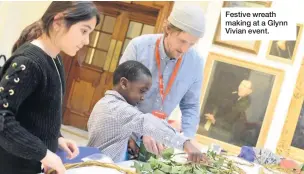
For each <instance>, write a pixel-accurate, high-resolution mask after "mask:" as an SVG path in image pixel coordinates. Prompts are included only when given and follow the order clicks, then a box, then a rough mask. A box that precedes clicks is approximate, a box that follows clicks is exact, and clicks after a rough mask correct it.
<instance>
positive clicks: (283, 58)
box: [266, 24, 303, 64]
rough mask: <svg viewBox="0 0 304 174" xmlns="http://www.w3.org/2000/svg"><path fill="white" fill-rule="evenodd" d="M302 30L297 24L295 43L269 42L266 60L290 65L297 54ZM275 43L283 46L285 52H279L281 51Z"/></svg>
mask: <svg viewBox="0 0 304 174" xmlns="http://www.w3.org/2000/svg"><path fill="white" fill-rule="evenodd" d="M302 30H303V25H302V24H297V37H296V40H295V41H288V40H284V41H270V42H269V46H268V50H267V56H266V57H267V59H270V60H275V61H280V62H282V63H287V64H292V63H293V62H294V59H295V57H296V54H297V50H298V46H299V43H300V40H301V35H302ZM277 43H282V44H284V45H285V47H286V51H280V50H281V49H279V48H278V45H277ZM279 54H281V55H279Z"/></svg>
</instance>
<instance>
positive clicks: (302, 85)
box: [276, 57, 304, 162]
mask: <svg viewBox="0 0 304 174" xmlns="http://www.w3.org/2000/svg"><path fill="white" fill-rule="evenodd" d="M303 101H304V57H303V60H302V64H301V68H300V71H299V74H298V78H297V82H296V85H295V88H294V92H293V96H292V99H291V102H290V105H289V109H288V114H287V118H286V120H285V123H284V127H283V131H282V133H281V137H280V140H279V143H278V146H277V149H276V151H277V153H278V154H280V155H282V156H284V157H290V158H292V159H295V160H298V161H301V162H304V150H303V149H300V148H297V147H294V146H292V141H293V138H294V135H295V133H296V127H297V124H298V120H299V117H300V113H301V109H302V106H303Z"/></svg>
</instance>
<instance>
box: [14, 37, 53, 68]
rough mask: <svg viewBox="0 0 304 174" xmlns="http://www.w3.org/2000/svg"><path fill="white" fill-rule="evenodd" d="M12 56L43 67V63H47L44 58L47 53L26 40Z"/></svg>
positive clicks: (46, 56)
mask: <svg viewBox="0 0 304 174" xmlns="http://www.w3.org/2000/svg"><path fill="white" fill-rule="evenodd" d="M12 57H16V58H17V57H18V59H24V61H26V60H27V61H29V62H31V63H34V64H36V65H37V66H40V67H43V64H45V63H47V61H46V60H47V59H46V58H48V55H47V54H46V53H45V52H44V51H43V50H42V49H41V48H39V47H37V46H36V45H33V44H32V43H29V42H27V43H25V44H23V45H22V46H21V47H19V48H18V49H17V50H16V51H15V52H14V53H13V55H12Z"/></svg>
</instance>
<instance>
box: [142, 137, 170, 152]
mask: <svg viewBox="0 0 304 174" xmlns="http://www.w3.org/2000/svg"><path fill="white" fill-rule="evenodd" d="M143 143H144V145H145V147H146V149H147V151H148V152H151V153H153V154H155V155H157V156H160V155H161V154H162V152H163V150H164V149H165V147H164V146H163V145H162V144H159V143H157V142H156V141H155V140H154V139H153V138H152V137H150V136H143Z"/></svg>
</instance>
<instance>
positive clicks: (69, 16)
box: [12, 1, 100, 52]
mask: <svg viewBox="0 0 304 174" xmlns="http://www.w3.org/2000/svg"><path fill="white" fill-rule="evenodd" d="M58 13H62V14H63V19H64V21H65V25H66V28H67V29H69V28H70V27H71V26H72V25H74V24H76V23H78V22H80V21H86V20H90V19H92V18H93V17H96V21H97V22H96V25H98V24H99V21H100V16H99V12H98V10H97V8H96V6H95V5H94V3H93V2H89V1H85V2H79V1H53V2H52V3H51V4H50V6H49V7H48V9H47V10H46V12H45V13H44V14H43V16H42V18H41V19H40V20H38V21H36V22H34V23H33V24H31V25H29V26H27V27H26V28H25V29H24V30H23V31H22V32H21V35H20V37H19V39H18V40H17V41H16V42H15V44H14V46H13V49H12V52H14V51H15V50H16V49H17V48H18V47H20V46H21V45H22V44H24V43H25V42H30V41H32V40H34V39H37V38H38V37H40V36H41V35H42V33H46V34H47V35H48V36H50V30H51V26H52V24H53V22H54V17H55V16H56V15H57V14H58Z"/></svg>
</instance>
